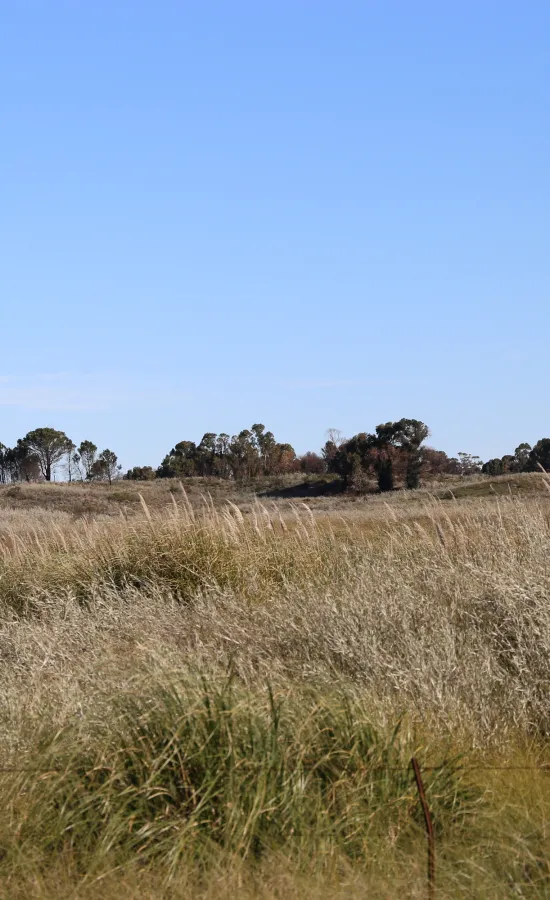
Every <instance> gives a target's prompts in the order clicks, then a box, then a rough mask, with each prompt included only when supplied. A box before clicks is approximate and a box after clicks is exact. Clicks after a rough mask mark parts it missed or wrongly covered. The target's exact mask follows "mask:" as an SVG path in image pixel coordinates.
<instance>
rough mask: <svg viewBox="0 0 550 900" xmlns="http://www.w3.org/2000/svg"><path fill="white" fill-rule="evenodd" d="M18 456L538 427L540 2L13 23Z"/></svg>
mask: <svg viewBox="0 0 550 900" xmlns="http://www.w3.org/2000/svg"><path fill="white" fill-rule="evenodd" d="M0 83H1V84H2V92H1V96H2V101H1V104H2V106H1V122H2V140H1V142H0V169H1V172H2V178H1V194H0V239H1V246H2V263H1V265H0V302H1V308H2V317H1V329H2V343H1V351H0V441H2V442H4V443H5V444H12V443H13V442H14V441H15V440H16V438H17V437H20V436H22V435H23V434H25V433H26V431H28V430H29V429H30V428H33V427H37V426H39V425H52V426H54V427H57V428H61V429H63V430H65V431H66V432H67V433H68V434H69V435H70V436H71V437H72V438H73V439H74V440H75V441H77V442H79V441H80V440H81V439H83V438H91V439H93V440H95V442H96V443H97V444H99V445H100V446H101V447H105V446H108V447H110V448H112V449H114V450H115V451H116V452H118V454H119V457H120V458H121V460H122V462H123V463H124V465H125V466H129V465H134V464H153V465H155V464H157V463H158V462H159V461H160V459H161V458H162V456H163V455H164V454H165V453H166V452H167V451H168V450H169V449H170V447H171V446H173V444H174V443H175V442H177V441H178V440H182V439H191V440H197V441H198V440H199V439H200V438H201V436H202V434H203V433H204V432H205V431H217V432H220V431H226V432H229V433H235V432H236V431H239V430H241V429H242V428H244V427H248V426H250V425H251V424H252V423H254V422H258V421H260V422H263V423H265V424H266V426H267V427H269V428H271V429H272V430H273V431H274V432H275V434H276V436H277V438H278V439H279V440H283V441H290V442H291V443H292V444H293V445H294V446H295V448H296V449H297V451H298V452H304V451H305V450H308V449H318V448H319V447H320V446H321V444H322V443H323V440H324V432H325V430H326V429H327V428H328V427H338V428H340V429H341V430H342V431H343V432H344V433H345V434H347V435H349V436H351V435H352V434H354V433H356V432H358V431H364V430H371V429H373V428H374V426H375V425H376V424H378V423H379V422H381V421H387V420H389V419H394V418H401V417H402V416H407V417H415V418H420V419H422V420H423V421H425V422H426V423H427V424H428V425H429V426H430V428H431V430H432V438H431V443H432V444H433V445H434V446H437V447H440V448H442V449H444V450H446V451H447V452H448V453H450V454H451V455H454V454H456V452H457V451H459V450H467V451H469V452H474V453H478V454H480V455H481V456H482V457H484V458H488V457H490V456H494V455H497V454H498V455H502V454H503V453H505V452H510V451H513V449H514V447H515V446H516V445H517V444H518V443H519V442H520V441H523V440H528V441H530V442H534V441H536V440H537V439H538V438H539V437H542V436H549V435H550V420H549V419H550V416H549V412H550V411H549V401H548V396H549V395H548V381H549V378H548V358H549V353H548V345H549V338H550V302H549V299H550V253H549V246H548V240H549V224H550V223H549V216H550V164H549V160H550V119H549V117H550V112H549V110H550V103H549V92H550V4H548V3H547V2H536V0H531V2H529V3H525V4H520V3H517V2H509V0H498V2H496V0H495V2H486V0H476V2H473V0H460V2H458V0H457V2H445V3H442V2H441V0H433V2H416V0H400V2H392V0H383V2H382V0H380V2H368V0H363V2H346V0H340V2H338V3H336V2H325V0H315V2H313V0H309V2H301V0H277V2H275V0H273V2H262V3H259V2H257V0H254V2H252V0H250V2H242V0H231V2H228V0H224V2H220V0H211V2H198V0H195V2H166V0H156V2H154V3H153V2H151V0H149V2H139V0H132V2H119V0H109V2H106V0H94V3H83V2H76V0H75V2H58V0H47V2H46V0H43V2H36V0H25V2H15V0H12V2H5V3H3V4H2V5H1V9H0Z"/></svg>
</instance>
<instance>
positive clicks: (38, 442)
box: [23, 428, 72, 481]
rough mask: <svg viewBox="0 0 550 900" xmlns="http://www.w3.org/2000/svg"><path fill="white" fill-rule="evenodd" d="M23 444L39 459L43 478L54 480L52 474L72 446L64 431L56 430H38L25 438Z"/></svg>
mask: <svg viewBox="0 0 550 900" xmlns="http://www.w3.org/2000/svg"><path fill="white" fill-rule="evenodd" d="M23 443H24V444H25V446H26V448H27V449H28V451H29V452H30V453H31V454H34V455H35V456H36V457H37V459H38V465H39V466H40V471H41V473H42V476H43V478H44V479H45V480H46V481H51V480H52V473H53V471H54V469H55V467H56V465H58V463H60V462H61V460H62V459H63V457H64V456H66V455H67V453H68V452H69V450H70V447H71V446H72V444H71V441H70V440H69V438H68V437H67V435H66V434H65V432H64V431H56V430H55V428H36V429H35V430H34V431H29V433H28V434H27V435H26V436H25V437H24V438H23Z"/></svg>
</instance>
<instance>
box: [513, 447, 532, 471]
mask: <svg viewBox="0 0 550 900" xmlns="http://www.w3.org/2000/svg"><path fill="white" fill-rule="evenodd" d="M531 449H532V448H531V444H525V443H523V444H520V445H519V447H516V449H515V450H514V457H515V465H514V471H515V472H525V470H526V469H527V468H528V467H529V454H530V453H531Z"/></svg>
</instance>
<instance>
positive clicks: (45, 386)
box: [0, 372, 184, 412]
mask: <svg viewBox="0 0 550 900" xmlns="http://www.w3.org/2000/svg"><path fill="white" fill-rule="evenodd" d="M183 393H184V392H178V393H177V394H176V392H174V391H170V392H168V391H167V390H166V387H165V385H162V384H159V383H158V381H157V382H156V383H153V382H152V381H151V380H149V379H147V377H140V378H138V377H135V378H131V377H128V376H123V375H120V374H117V373H110V372H95V373H89V374H85V375H75V374H73V373H71V372H47V373H42V374H37V375H0V407H1V406H15V407H19V408H20V409H31V410H44V411H47V410H51V411H54V412H55V411H59V412H62V411H73V412H107V411H109V410H113V409H118V408H132V407H144V406H147V405H150V404H153V403H154V404H164V403H166V402H168V403H169V402H171V401H173V400H175V399H176V397H177V399H181V397H182V394H183Z"/></svg>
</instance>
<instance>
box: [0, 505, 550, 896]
mask: <svg viewBox="0 0 550 900" xmlns="http://www.w3.org/2000/svg"><path fill="white" fill-rule="evenodd" d="M549 509H550V507H549V506H548V503H547V501H545V499H544V498H543V497H538V498H536V499H531V498H529V497H527V498H525V499H522V500H518V499H515V498H512V497H503V498H498V499H497V498H494V499H479V500H470V501H457V502H456V503H445V504H443V503H441V502H438V501H436V500H434V499H431V498H430V497H428V496H425V497H424V498H423V499H422V502H421V503H418V502H415V503H410V502H408V501H407V500H406V499H405V500H403V501H401V502H400V501H396V500H392V501H391V502H390V503H389V504H386V505H384V504H380V503H377V504H373V505H371V506H369V505H368V504H365V505H364V508H363V510H362V511H361V513H360V514H359V513H358V512H357V507H356V506H354V511H353V513H352V514H350V515H346V514H343V515H335V514H331V513H330V512H329V513H328V514H320V515H317V516H314V515H312V514H311V512H310V511H308V510H307V508H305V507H300V506H288V507H287V506H282V505H281V504H270V505H269V504H268V505H265V504H264V505H262V504H256V505H255V506H254V507H253V508H252V510H251V512H250V513H249V514H246V515H243V514H242V512H241V511H240V510H239V509H238V508H237V507H236V506H233V505H230V504H229V505H226V506H225V507H224V508H222V509H219V508H217V507H215V506H214V505H213V504H212V503H210V502H209V500H208V498H207V499H206V500H205V502H204V504H203V507H202V509H196V508H195V507H194V506H191V504H190V503H189V502H188V501H186V498H185V495H184V494H181V495H180V496H179V497H177V498H176V497H174V499H173V502H172V505H171V508H170V511H169V512H166V511H161V512H159V511H155V512H152V511H150V510H149V509H148V508H147V506H146V505H145V504H143V509H142V514H141V515H140V516H133V517H132V518H131V519H127V518H125V517H123V516H121V517H120V518H119V519H118V520H115V521H113V520H109V521H106V520H96V521H92V522H85V521H80V522H74V521H72V520H70V519H69V518H68V517H65V518H64V517H62V516H59V514H57V515H56V514H52V515H49V514H47V515H46V514H44V513H40V515H37V516H31V515H29V516H26V517H19V516H18V515H16V514H14V513H11V514H10V517H9V518H7V517H6V518H5V519H4V522H0V547H1V551H2V556H1V561H0V604H1V609H2V628H1V631H0V673H1V675H2V684H3V688H2V691H1V692H0V726H1V728H0V747H1V748H2V755H3V759H4V760H5V763H6V766H8V767H9V766H14V767H15V768H21V767H22V768H24V769H25V770H26V771H24V772H4V773H0V797H1V800H2V802H1V803H0V809H1V810H2V812H1V813H0V848H1V850H2V854H1V859H0V891H1V890H2V886H4V893H5V892H6V890H7V889H8V888H9V892H10V893H9V894H8V895H9V896H37V897H52V896H67V897H68V896H82V897H85V896H86V897H87V896H90V897H99V896H110V895H111V893H113V894H114V893H117V894H118V895H119V896H128V897H130V896H136V897H137V896H141V895H143V896H148V894H147V891H149V892H150V893H149V896H151V897H152V896H166V897H168V896H174V897H176V896H181V897H184V896H205V897H206V896H241V895H242V896H243V897H247V896H250V897H278V896H283V895H284V896H285V897H288V896H296V897H302V896H319V897H325V896H326V897H329V896H330V897H334V896H342V897H343V896H361V895H362V894H363V895H364V894H365V892H366V893H367V894H368V896H372V897H387V896H395V894H396V893H397V892H398V891H399V890H401V891H405V892H407V891H408V892H409V893H408V895H410V896H422V892H423V890H424V848H423V835H422V829H421V819H420V818H419V815H418V805H417V802H416V799H415V792H414V786H413V783H412V781H411V778H410V773H409V771H408V768H407V766H408V760H409V758H410V755H411V754H412V753H413V752H414V753H415V754H417V755H419V756H420V758H421V759H422V760H423V761H424V762H425V763H428V764H432V765H439V764H440V763H441V766H442V768H441V769H436V770H435V771H434V772H433V773H432V775H428V776H427V781H428V790H429V795H430V803H431V805H432V808H433V811H434V815H435V817H436V822H437V828H438V850H439V855H438V863H439V870H440V871H439V878H440V891H441V896H448V897H456V896H464V897H470V896H471V897H505V896H510V897H513V896H514V897H515V896H525V897H539V896H541V897H542V896H548V895H550V872H549V870H548V863H547V860H548V853H549V850H550V846H549V843H548V831H547V825H546V823H547V821H548V819H549V813H550V791H549V784H548V776H547V774H545V772H544V770H538V771H537V770H531V769H528V770H525V771H524V770H523V769H522V768H514V769H512V770H509V771H507V772H506V773H505V774H502V773H501V774H500V775H499V774H498V772H494V771H489V770H486V769H485V767H486V766H488V765H489V766H491V765H494V764H498V765H505V766H510V765H513V766H525V765H527V766H529V767H531V766H540V765H542V764H546V763H548V762H549V754H548V733H549V729H550V717H549V712H550V703H549V700H550V693H549V675H548V673H549V671H550V669H549V667H548V663H549V650H550V627H549V626H550V612H549V602H548V601H549V598H550V589H549V588H550V561H549V560H550V554H549V551H550V517H549ZM459 757H460V758H459ZM465 764H467V765H475V766H478V767H480V766H481V768H477V769H476V770H475V771H467V772H466V771H464V770H463V768H461V766H463V765H465ZM42 769H44V770H45V772H46V774H44V775H37V774H36V772H35V770H40V771H41V770H42ZM27 770H31V771H27ZM236 886H238V887H236ZM140 890H141V891H143V894H140V893H139V891H140ZM75 891H76V892H77V893H76V894H75ZM18 892H19V893H18ZM25 892H27V893H25ZM33 892H34V893H33ZM71 892H72V893H71ZM102 892H103V893H102Z"/></svg>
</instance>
